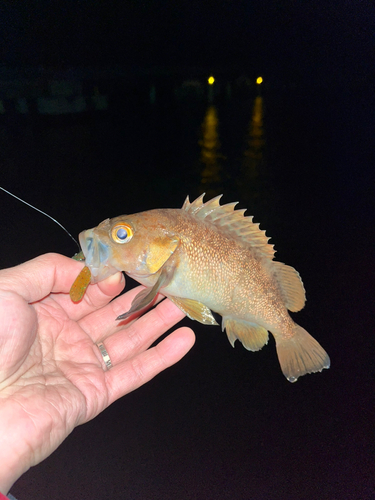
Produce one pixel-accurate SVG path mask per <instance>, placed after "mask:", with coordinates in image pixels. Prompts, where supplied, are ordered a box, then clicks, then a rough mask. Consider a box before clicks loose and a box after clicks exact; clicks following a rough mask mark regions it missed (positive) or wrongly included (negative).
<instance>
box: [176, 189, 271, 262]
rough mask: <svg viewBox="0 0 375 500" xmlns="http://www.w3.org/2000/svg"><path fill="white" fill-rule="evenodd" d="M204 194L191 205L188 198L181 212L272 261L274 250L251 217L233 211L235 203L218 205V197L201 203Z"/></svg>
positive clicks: (241, 212) (263, 232)
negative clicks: (185, 212)
mask: <svg viewBox="0 0 375 500" xmlns="http://www.w3.org/2000/svg"><path fill="white" fill-rule="evenodd" d="M203 197H204V193H203V194H202V195H201V196H199V198H197V199H196V200H194V201H193V202H192V203H190V201H189V196H187V197H186V200H185V202H184V204H183V206H182V210H186V211H187V212H189V213H190V214H192V215H194V216H195V217H197V218H198V219H205V220H206V221H207V222H211V223H212V224H215V226H217V227H220V228H221V229H223V230H224V231H225V232H227V233H228V234H232V235H233V236H236V237H237V238H240V239H241V240H242V241H243V242H244V243H247V244H248V245H250V246H251V247H253V248H256V249H257V250H258V251H259V252H260V253H262V254H263V255H264V256H266V257H268V258H269V259H271V260H272V259H273V257H274V255H275V250H274V248H273V245H271V244H269V243H268V240H269V239H270V238H268V237H267V236H266V232H265V231H262V230H261V229H259V224H255V223H254V222H253V217H245V216H244V213H245V211H246V210H234V207H235V206H236V205H237V202H234V203H227V204H226V205H220V198H221V197H222V195H220V196H216V197H215V198H212V200H209V201H206V203H203Z"/></svg>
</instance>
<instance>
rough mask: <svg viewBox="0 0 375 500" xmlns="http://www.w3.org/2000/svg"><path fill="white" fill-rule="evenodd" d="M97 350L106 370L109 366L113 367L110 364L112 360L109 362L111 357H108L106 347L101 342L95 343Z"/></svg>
mask: <svg viewBox="0 0 375 500" xmlns="http://www.w3.org/2000/svg"><path fill="white" fill-rule="evenodd" d="M96 345H97V347H98V349H99V351H100V354H101V355H102V358H103V361H104V363H105V365H106V367H107V370H109V369H110V368H112V367H113V365H112V362H111V358H110V357H109V354H108V352H107V349H106V348H105V347H104V344H103V342H99V343H98V344H96Z"/></svg>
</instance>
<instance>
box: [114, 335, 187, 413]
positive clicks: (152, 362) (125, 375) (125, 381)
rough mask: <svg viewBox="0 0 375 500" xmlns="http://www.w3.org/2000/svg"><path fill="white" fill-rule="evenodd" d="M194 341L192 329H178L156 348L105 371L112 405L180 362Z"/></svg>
mask: <svg viewBox="0 0 375 500" xmlns="http://www.w3.org/2000/svg"><path fill="white" fill-rule="evenodd" d="M194 342H195V335H194V332H193V331H192V330H191V329H190V328H188V327H182V328H178V329H177V330H175V331H174V332H173V333H171V334H170V335H168V337H166V338H165V339H163V340H162V341H161V342H159V344H157V345H156V346H155V347H152V348H151V349H148V350H147V351H144V352H142V353H140V354H138V355H137V356H135V357H134V358H131V359H127V360H126V361H123V362H122V363H119V364H118V365H116V366H114V367H113V368H111V369H110V370H109V371H108V372H106V378H107V387H108V392H109V404H111V403H113V402H114V401H116V399H119V398H121V397H122V396H124V395H125V394H128V393H129V392H131V391H134V390H135V389H138V387H140V386H141V385H143V384H145V383H146V382H148V381H149V380H151V379H152V378H153V377H155V376H156V375H157V374H158V373H160V372H161V371H163V370H165V369H166V368H169V367H170V366H172V365H174V364H175V363H177V362H178V361H180V359H181V358H183V357H184V356H185V354H187V353H188V352H189V350H190V349H191V348H192V347H193V345H194Z"/></svg>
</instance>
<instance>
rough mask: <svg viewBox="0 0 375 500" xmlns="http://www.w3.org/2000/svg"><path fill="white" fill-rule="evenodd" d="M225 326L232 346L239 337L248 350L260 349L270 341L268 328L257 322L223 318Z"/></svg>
mask: <svg viewBox="0 0 375 500" xmlns="http://www.w3.org/2000/svg"><path fill="white" fill-rule="evenodd" d="M224 328H225V330H226V332H227V336H228V340H229V342H230V343H231V345H232V347H234V343H235V341H236V340H237V339H238V340H240V341H241V342H242V345H243V346H244V347H245V349H247V350H248V351H259V350H260V349H262V347H263V346H264V345H265V344H267V342H268V332H267V330H266V329H265V328H263V327H262V326H260V325H257V324H256V323H249V322H247V321H239V320H234V319H231V318H223V324H222V329H223V330H224Z"/></svg>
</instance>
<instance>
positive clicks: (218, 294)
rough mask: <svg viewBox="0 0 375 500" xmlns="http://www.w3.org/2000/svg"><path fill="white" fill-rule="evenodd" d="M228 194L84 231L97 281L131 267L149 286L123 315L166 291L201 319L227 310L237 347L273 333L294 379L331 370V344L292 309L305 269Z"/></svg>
mask: <svg viewBox="0 0 375 500" xmlns="http://www.w3.org/2000/svg"><path fill="white" fill-rule="evenodd" d="M220 198H221V197H220V196H218V197H216V198H213V199H212V200H210V201H207V202H206V203H204V202H203V195H202V196H200V197H199V198H197V199H196V200H195V201H194V202H192V203H190V201H189V198H187V199H186V201H185V203H184V205H183V207H182V208H181V209H160V210H150V211H147V212H142V213H138V214H134V215H121V216H120V217H115V218H114V219H106V220H105V221H103V222H102V223H101V224H99V226H97V227H96V228H93V229H88V230H87V231H83V232H82V233H81V234H80V235H79V240H80V243H81V246H82V250H83V254H84V256H85V259H86V266H87V268H88V269H89V270H90V272H91V282H92V283H97V282H98V281H101V280H103V279H105V278H107V277H108V276H110V275H112V274H114V273H116V272H117V271H125V273H126V274H128V275H129V276H131V277H132V278H134V279H135V280H137V281H138V282H139V283H141V284H142V285H144V286H146V289H145V290H143V291H141V292H140V293H139V294H138V295H137V296H136V297H135V299H134V301H133V303H132V305H131V308H130V310H129V311H128V312H126V313H124V314H122V315H120V316H119V317H118V318H117V319H125V318H127V317H129V316H130V315H132V314H133V313H136V312H138V311H140V310H142V309H144V308H145V307H146V306H148V305H149V304H151V303H152V301H153V299H154V298H155V297H156V295H157V293H158V292H160V293H162V294H163V295H165V296H166V297H168V298H169V299H170V300H171V301H172V302H173V303H174V304H176V306H177V307H179V308H180V309H181V310H182V311H183V312H184V313H186V315H187V316H188V317H189V318H191V319H195V320H197V321H199V322H201V323H204V324H209V325H217V323H216V320H215V318H214V317H213V315H212V312H211V311H215V312H217V313H219V314H220V315H221V316H222V318H223V320H222V329H223V330H224V328H225V330H226V333H227V336H228V339H229V342H230V343H231V344H232V346H234V342H235V341H236V339H239V340H240V341H241V342H242V344H243V345H244V347H245V348H246V349H248V350H250V351H257V350H259V349H261V348H262V347H263V346H264V345H265V344H266V343H267V341H268V331H270V332H271V333H272V334H273V336H274V337H275V340H276V348H277V354H278V357H279V362H280V365H281V369H282V371H283V373H284V375H285V376H286V378H287V379H288V380H289V381H290V382H295V381H296V380H297V378H298V377H299V376H301V375H304V374H306V373H312V372H318V371H321V370H323V368H329V366H330V360H329V357H328V355H327V353H326V352H325V350H324V349H323V348H322V347H321V346H320V344H319V343H318V342H317V341H316V340H315V339H314V338H313V337H311V335H310V334H309V333H307V331H306V330H304V329H303V328H301V327H300V326H298V325H297V324H296V323H294V321H293V320H292V319H291V317H290V316H289V314H288V309H289V311H299V310H300V309H302V308H303V306H304V304H305V290H304V287H303V284H302V281H301V278H300V276H299V274H298V272H297V271H296V270H295V269H293V268H292V267H290V266H287V265H285V264H282V263H281V262H275V261H274V260H273V257H274V249H273V245H270V244H269V243H268V239H269V238H267V237H266V235H265V231H261V230H260V229H259V224H255V223H253V221H252V217H245V216H244V212H245V210H236V211H235V210H234V207H235V205H236V203H228V204H226V205H220V203H219V200H220Z"/></svg>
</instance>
